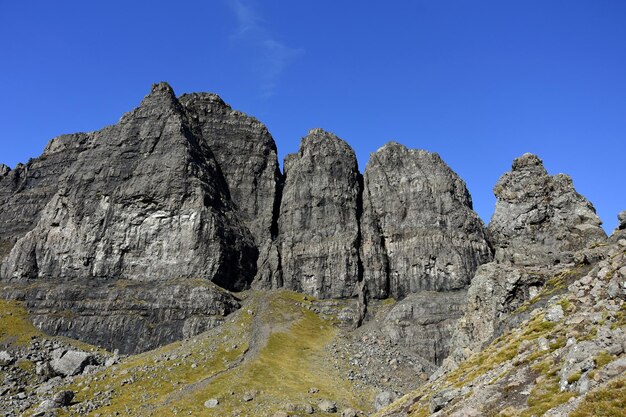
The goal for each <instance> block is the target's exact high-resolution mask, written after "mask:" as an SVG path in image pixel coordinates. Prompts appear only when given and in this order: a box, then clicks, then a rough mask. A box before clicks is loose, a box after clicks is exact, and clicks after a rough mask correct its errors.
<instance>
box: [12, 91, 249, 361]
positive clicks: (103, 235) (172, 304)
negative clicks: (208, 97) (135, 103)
mask: <svg viewBox="0 0 626 417" xmlns="http://www.w3.org/2000/svg"><path fill="white" fill-rule="evenodd" d="M15 171H16V173H15V174H14V178H9V177H10V176H9V177H4V178H3V179H2V182H1V183H0V185H1V186H2V187H3V188H4V186H5V180H7V181H6V184H7V187H12V188H11V189H12V191H11V194H10V195H7V193H6V192H5V193H3V195H5V197H4V202H3V210H2V213H3V216H4V217H7V216H14V217H16V218H18V219H19V220H18V221H17V222H16V227H15V228H13V229H9V230H6V229H3V231H2V239H3V242H5V243H4V248H5V249H4V251H3V253H4V254H5V256H4V258H3V261H2V266H1V273H0V277H2V279H3V280H4V281H5V282H9V283H13V285H12V286H11V293H12V294H13V295H14V296H15V297H17V298H25V299H28V300H30V301H29V303H30V307H31V308H32V309H33V310H37V311H39V313H38V314H39V324H40V327H41V328H43V329H44V330H46V331H49V332H51V333H56V334H66V335H74V334H79V335H80V337H81V339H83V340H87V341H91V342H94V343H98V342H110V343H112V344H107V347H109V348H119V349H120V350H122V351H124V352H132V351H138V350H144V349H146V348H150V347H154V344H155V343H156V344H157V345H158V344H162V343H166V342H169V341H173V340H175V339H178V338H181V337H183V336H185V335H189V334H191V333H193V331H192V329H193V330H195V331H202V330H204V329H206V328H207V327H210V326H211V325H215V324H216V323H217V322H218V321H219V314H220V313H223V314H226V313H228V312H230V311H232V309H233V306H235V305H236V304H237V303H235V302H234V300H233V299H232V297H231V296H229V295H228V294H226V293H224V295H222V293H221V292H220V291H221V290H220V291H218V290H217V289H208V290H205V289H207V288H211V287H210V286H208V284H209V283H210V282H214V283H215V284H217V285H219V286H220V287H222V288H226V289H230V290H242V289H245V288H247V287H248V286H249V284H250V282H251V281H252V279H253V277H254V274H255V270H256V268H255V265H256V259H257V255H258V251H257V249H256V247H255V245H254V241H253V238H252V236H251V234H250V232H249V231H248V229H247V228H246V227H245V225H244V224H242V223H241V221H240V219H239V215H238V213H237V210H236V205H235V204H233V202H232V201H231V200H230V196H229V192H228V188H227V184H226V182H225V181H224V176H223V174H222V172H221V170H220V167H219V165H218V163H217V162H216V160H215V158H214V156H213V153H212V152H211V150H210V148H209V146H208V144H207V143H206V141H205V140H204V139H203V138H202V136H201V135H199V134H197V132H196V131H195V129H194V126H193V125H192V124H191V123H190V122H189V120H188V116H187V114H186V112H185V111H184V109H183V107H182V106H181V105H180V103H178V101H177V100H176V97H175V96H174V93H173V91H172V90H171V88H170V87H169V86H168V85H167V84H164V83H161V84H156V85H154V86H153V88H152V91H151V93H150V94H149V95H148V96H146V98H145V99H144V100H143V101H142V103H141V105H140V106H139V107H138V108H137V109H135V110H133V111H131V112H130V113H127V114H126V115H125V116H124V117H123V118H122V119H121V120H120V122H119V123H118V124H117V125H114V126H110V127H107V128H105V129H103V130H101V131H99V132H95V133H90V134H87V135H75V136H64V137H61V138H58V139H55V140H54V141H53V142H51V143H50V145H49V146H48V147H47V151H46V153H45V154H44V156H43V157H42V158H39V160H35V161H33V162H31V163H29V164H28V165H27V166H26V167H24V168H22V169H18V170H15ZM35 197H36V198H35ZM23 203H26V208H27V209H28V212H25V211H24V210H23V209H22V210H21V213H20V212H18V213H19V214H15V213H14V214H8V213H7V214H5V213H6V211H5V207H20V205H21V204H23ZM22 219H23V220H22ZM5 221H6V222H9V223H10V222H11V220H10V219H8V220H5ZM195 280H199V281H195ZM70 283H71V284H70ZM155 283H158V285H159V288H160V289H161V290H160V291H159V292H157V293H154V294H153V295H148V294H149V288H151V287H153V286H154V285H155ZM20 285H23V286H24V287H23V289H20ZM118 285H121V286H122V288H124V294H126V295H125V296H124V297H123V299H124V300H126V301H125V302H121V303H111V302H106V299H107V298H108V297H109V296H112V294H114V291H111V289H110V287H111V286H113V287H115V286H118ZM104 287H106V288H109V289H108V290H104V289H103V288H104ZM196 287H197V288H199V290H198V291H207V296H206V297H204V299H205V304H204V305H203V306H201V305H198V304H196V307H192V308H188V309H187V310H185V308H186V306H187V304H186V303H185V302H184V300H185V299H186V300H187V302H188V304H189V303H191V305H194V303H195V302H193V303H192V302H191V297H196V298H197V300H196V302H197V301H199V300H200V298H198V297H199V293H198V291H194V290H193V288H196ZM44 288H45V291H46V293H47V294H48V295H47V296H46V300H45V301H43V300H40V299H39V298H38V297H37V296H36V293H37V291H40V290H41V289H44ZM200 288H203V290H200ZM5 291H6V292H8V290H5ZM133 294H134V295H133ZM146 296H147V297H151V298H150V303H152V305H153V309H151V311H152V312H157V311H160V312H162V313H161V314H156V313H154V314H153V313H152V312H151V313H149V314H148V315H147V316H144V315H143V314H140V313H139V312H140V311H144V308H145V307H144V306H143V305H142V304H141V303H140V304H133V302H132V301H131V300H135V299H142V297H146ZM178 297H181V298H178ZM229 297H231V299H230V300H229ZM209 299H210V300H211V301H208V300H209ZM181 301H183V302H182V303H181ZM55 305H56V306H61V305H62V306H63V309H64V310H68V311H70V312H71V313H72V314H74V315H76V316H78V317H80V319H77V320H75V321H74V322H68V321H67V320H65V319H64V318H63V317H60V316H58V315H56V314H55V311H54V308H53V307H52V306H55ZM198 309H199V310H198ZM199 311H202V312H203V315H202V317H203V318H202V319H200V320H199V321H198V319H197V318H195V317H196V313H197V312H199ZM88 312H89V313H88ZM48 313H49V314H48ZM215 314H217V315H218V317H217V318H216V317H214V315H215ZM121 317H122V318H121ZM165 317H169V319H165ZM174 317H176V319H173V318H174ZM192 321H193V324H192ZM120 322H123V323H125V324H124V325H120ZM185 331H187V333H185ZM116 333H117V335H116V336H115V337H113V334H116Z"/></svg>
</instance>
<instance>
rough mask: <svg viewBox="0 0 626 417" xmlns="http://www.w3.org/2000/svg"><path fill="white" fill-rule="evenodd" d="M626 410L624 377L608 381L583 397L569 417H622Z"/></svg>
mask: <svg viewBox="0 0 626 417" xmlns="http://www.w3.org/2000/svg"><path fill="white" fill-rule="evenodd" d="M624 410H626V378H624V377H622V378H620V379H618V380H615V381H611V382H609V383H608V384H607V385H606V386H604V387H602V388H599V389H596V390H593V391H591V392H590V393H589V394H587V396H586V397H585V398H584V400H583V401H582V402H581V403H580V405H579V406H578V408H577V409H576V410H574V411H573V412H572V413H571V414H570V417H623V416H624Z"/></svg>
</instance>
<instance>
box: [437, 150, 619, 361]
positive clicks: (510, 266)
mask: <svg viewBox="0 0 626 417" xmlns="http://www.w3.org/2000/svg"><path fill="white" fill-rule="evenodd" d="M494 194H495V196H496V198H497V201H496V210H495V213H494V215H493V217H492V218H491V222H490V223H489V226H488V230H489V232H490V236H491V237H492V240H493V245H494V249H495V260H494V262H491V263H488V264H485V265H482V266H481V267H480V268H479V269H478V270H477V271H476V275H475V277H474V279H473V280H472V285H471V286H470V287H469V290H468V293H467V307H466V310H465V315H464V317H463V318H462V319H461V320H460V321H459V323H458V329H457V331H456V332H455V334H454V335H453V338H452V348H451V351H452V354H451V358H450V360H449V362H450V363H452V362H459V361H461V360H463V359H465V358H467V357H468V356H469V355H471V353H472V352H474V351H476V350H477V349H480V347H481V346H482V345H483V344H484V343H486V342H487V341H489V340H491V339H492V338H493V337H494V336H495V335H497V332H498V331H502V326H503V323H502V320H503V318H504V317H506V315H507V314H509V313H511V312H512V311H514V310H515V309H517V308H518V307H519V306H521V305H522V304H523V303H524V302H525V301H526V300H528V299H530V298H531V297H532V296H533V294H536V293H537V291H538V289H539V288H541V287H542V286H543V285H544V284H545V282H546V281H548V280H549V279H550V278H551V277H552V276H554V275H555V274H556V273H557V272H558V271H560V270H561V269H562V268H565V267H567V265H570V266H571V265H573V262H574V260H575V258H576V253H577V252H578V251H581V250H584V249H585V248H589V247H591V246H593V245H594V244H597V243H603V242H606V240H607V237H606V234H605V233H604V230H602V228H601V227H600V225H601V222H600V219H599V218H598V216H597V215H596V213H595V209H594V208H593V206H592V205H591V203H590V202H589V201H587V199H585V198H584V197H583V196H581V195H580V194H578V193H577V192H576V190H575V189H574V186H573V184H572V180H571V178H570V177H569V176H567V175H564V174H558V175H555V176H550V175H548V173H547V172H546V169H545V168H544V166H543V162H542V161H541V159H539V157H537V156H536V155H533V154H530V153H527V154H524V155H522V156H521V157H519V158H517V159H515V160H514V161H513V165H512V169H511V171H509V172H507V173H505V174H504V175H502V177H501V178H500V179H499V180H498V182H497V184H496V186H495V187H494ZM583 258H584V257H583Z"/></svg>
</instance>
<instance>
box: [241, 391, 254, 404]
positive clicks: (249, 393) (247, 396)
mask: <svg viewBox="0 0 626 417" xmlns="http://www.w3.org/2000/svg"><path fill="white" fill-rule="evenodd" d="M255 396H256V393H255V392H254V391H246V392H245V393H244V394H243V397H242V399H243V400H244V401H246V402H248V401H252V400H254V397H255Z"/></svg>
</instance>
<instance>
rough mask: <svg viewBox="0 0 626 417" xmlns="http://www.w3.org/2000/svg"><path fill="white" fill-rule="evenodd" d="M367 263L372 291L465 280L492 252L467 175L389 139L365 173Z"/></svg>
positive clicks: (403, 291)
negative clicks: (472, 200) (467, 185)
mask: <svg viewBox="0 0 626 417" xmlns="http://www.w3.org/2000/svg"><path fill="white" fill-rule="evenodd" d="M364 188H365V190H364V194H363V201H364V210H363V222H362V223H363V232H362V233H363V246H362V251H363V270H364V275H365V281H366V282H367V284H368V287H369V290H370V293H371V294H372V295H373V296H375V297H379V298H386V297H389V296H391V297H395V298H402V297H404V296H406V295H407V294H410V293H414V292H417V291H424V290H429V291H449V290H457V289H461V288H465V287H466V286H467V285H468V284H469V282H470V280H471V278H472V276H473V274H474V271H475V270H476V268H477V267H478V265H480V264H482V263H485V262H488V261H490V260H491V250H490V247H489V244H488V242H487V237H486V233H485V230H484V226H483V223H482V221H481V220H480V219H479V218H478V216H477V215H476V213H474V211H473V210H472V203H471V199H470V196H469V193H468V191H467V188H466V187H465V183H464V182H463V181H462V180H461V179H460V178H459V177H458V176H457V175H456V174H455V173H454V172H453V171H452V170H451V169H450V168H449V167H448V166H447V165H446V164H445V163H444V162H443V161H442V160H441V158H440V157H439V155H437V154H434V153H428V152H426V151H417V150H410V149H407V148H406V147H404V146H402V145H399V144H397V143H393V142H392V143H389V144H387V145H385V146H384V147H383V148H381V149H379V150H378V151H377V152H376V153H374V154H372V156H371V158H370V161H369V162H368V164H367V167H366V169H365V174H364Z"/></svg>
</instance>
